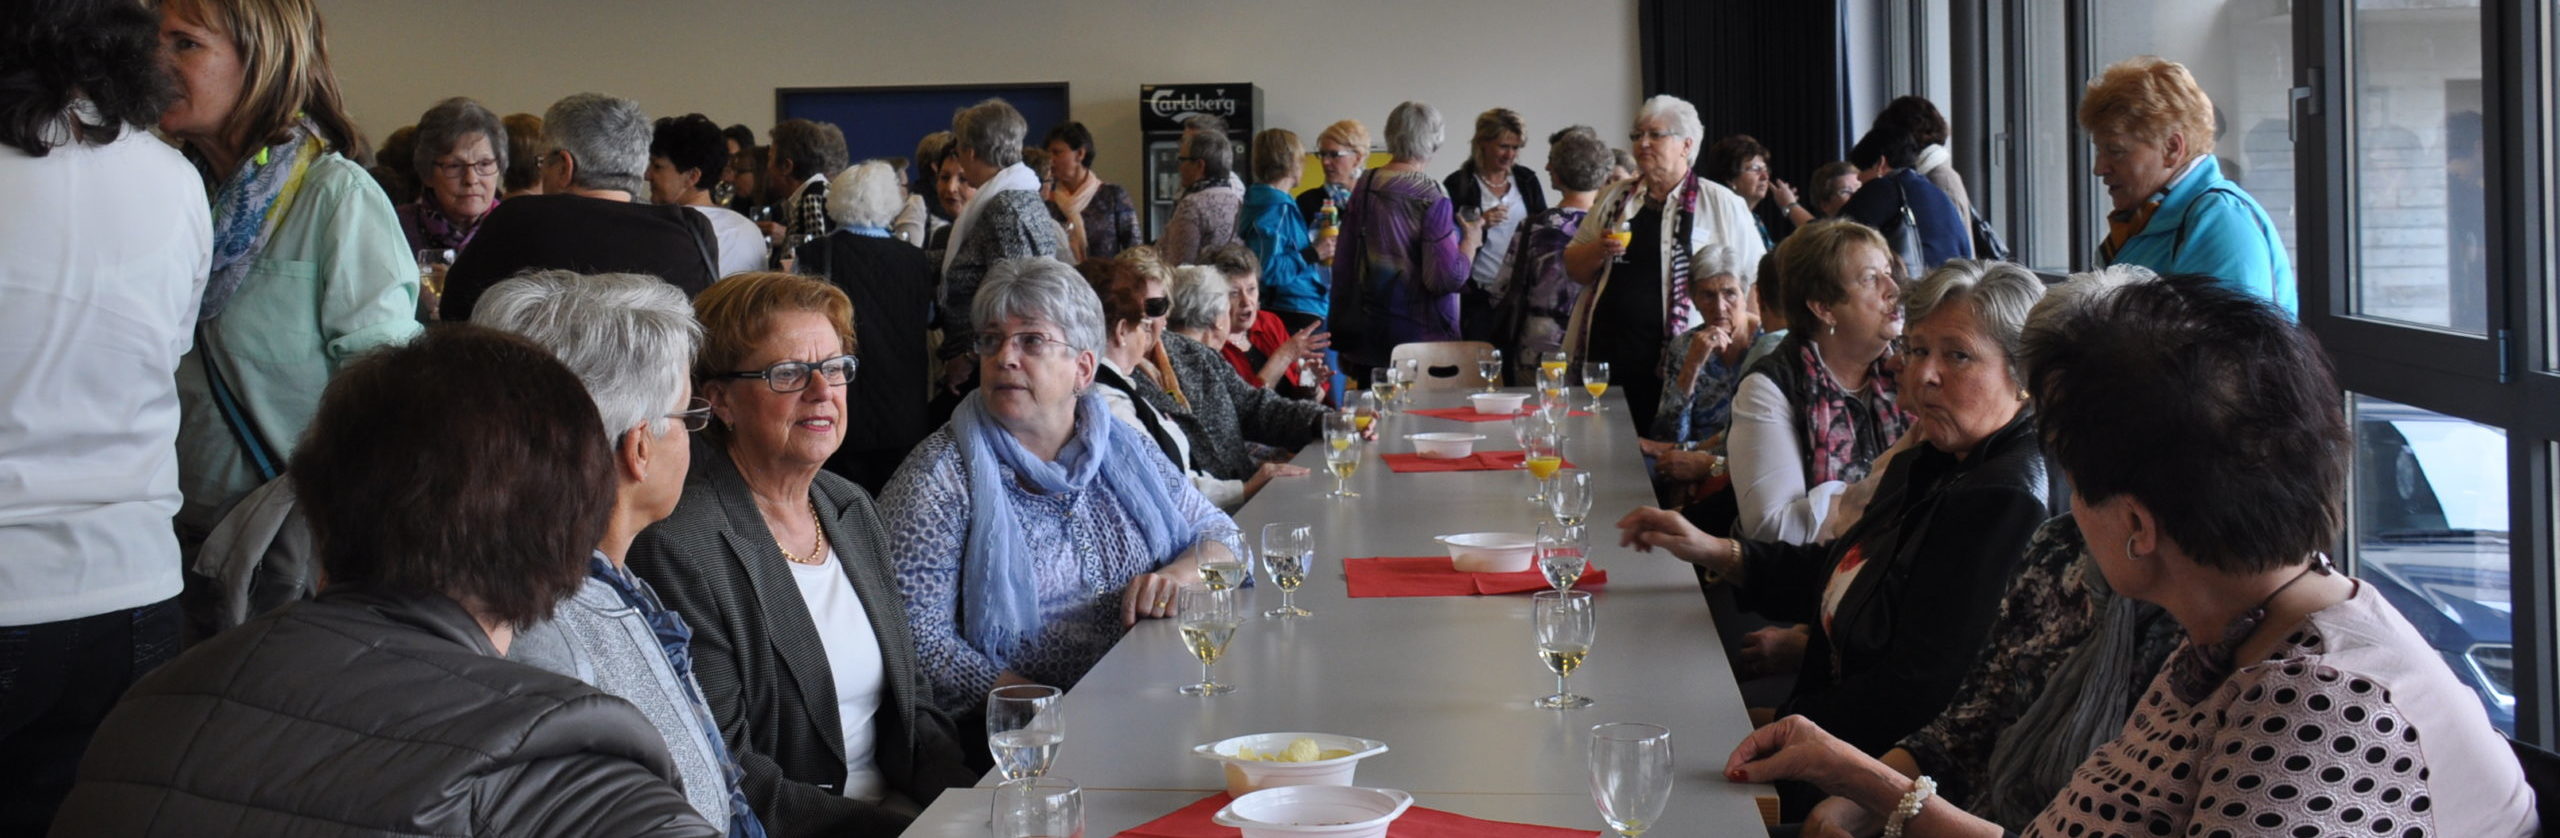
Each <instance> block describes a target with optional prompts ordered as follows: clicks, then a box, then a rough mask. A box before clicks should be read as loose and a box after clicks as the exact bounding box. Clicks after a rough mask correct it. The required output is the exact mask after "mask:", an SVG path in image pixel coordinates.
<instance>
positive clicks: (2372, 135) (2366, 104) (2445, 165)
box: [2349, 0, 2489, 335]
mask: <svg viewBox="0 0 2560 838" xmlns="http://www.w3.org/2000/svg"><path fill="white" fill-rule="evenodd" d="M2446 6H2447V4H2445V3H2441V2H2418V1H2417V0H2357V2H2356V4H2355V10H2354V13H2353V14H2354V19H2353V21H2352V24H2351V26H2350V27H2349V31H2350V32H2352V33H2353V35H2352V37H2353V39H2354V40H2353V44H2354V46H2353V53H2352V54H2353V55H2354V59H2355V75H2354V81H2355V87H2354V98H2353V99H2351V100H2350V103H2351V105H2352V108H2353V109H2352V110H2351V111H2350V114H2351V115H2352V117H2353V122H2352V123H2351V124H2352V131H2353V135H2352V136H2353V139H2354V152H2353V154H2354V157H2353V160H2354V163H2355V165H2354V172H2355V189H2354V194H2355V196H2356V200H2355V202H2354V207H2355V248H2354V254H2355V255H2354V258H2355V278H2356V281H2355V285H2354V293H2353V295H2352V309H2351V310H2353V311H2354V312H2356V313H2358V314H2362V315H2365V316H2367V317H2375V318H2382V319H2388V320H2396V321H2400V322H2403V323H2411V324H2417V325H2424V326H2432V327H2436V328H2443V329H2452V330H2456V331H2461V332H2467V333H2470V334H2475V335H2476V334H2483V333H2485V332H2486V331H2487V325H2488V316H2489V312H2488V296H2487V291H2488V287H2489V281H2488V279H2489V267H2488V266H2489V245H2488V227H2487V221H2488V216H2487V207H2488V204H2487V200H2488V199H2487V193H2486V191H2485V190H2486V187H2487V180H2486V177H2487V162H2488V161H2487V159H2486V150H2487V145H2486V143H2484V142H2483V140H2484V137H2483V136H2482V117H2481V114H2482V109H2483V107H2484V104H2483V102H2482V101H2481V84H2480V73H2481V61H2480V9H2479V8H2478V7H2476V6H2475V7H2472V8H2459V7H2454V8H2447V7H2446Z"/></svg>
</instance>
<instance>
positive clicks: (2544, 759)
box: [2507, 739, 2560, 835]
mask: <svg viewBox="0 0 2560 838" xmlns="http://www.w3.org/2000/svg"><path fill="white" fill-rule="evenodd" d="M2507 746H2508V747H2510V748H2513V749H2515V752H2516V762H2517V764H2519V765H2522V766H2524V784H2525V785H2526V786H2527V787H2529V788H2532V789H2533V814H2534V817H2535V819H2536V820H2539V821H2541V822H2542V832H2543V834H2545V835H2552V834H2560V833H2554V832H2553V831H2552V830H2553V829H2555V828H2560V819H2555V818H2554V817H2553V815H2554V814H2555V812H2554V810H2560V754H2555V753H2552V752H2550V751H2546V750H2543V749H2541V748H2539V747H2535V746H2533V745H2528V744H2525V743H2523V742H2518V741H2516V740H2513V739H2509V740H2507Z"/></svg>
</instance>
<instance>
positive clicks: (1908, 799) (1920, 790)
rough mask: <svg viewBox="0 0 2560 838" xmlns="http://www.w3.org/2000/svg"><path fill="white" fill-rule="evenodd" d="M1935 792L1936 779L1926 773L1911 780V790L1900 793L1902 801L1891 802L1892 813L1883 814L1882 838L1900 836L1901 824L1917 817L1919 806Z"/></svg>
mask: <svg viewBox="0 0 2560 838" xmlns="http://www.w3.org/2000/svg"><path fill="white" fill-rule="evenodd" d="M1937 793H1938V781H1936V780H1932V779H1929V778H1928V777H1927V776H1926V775H1923V776H1922V777H1921V778H1920V779H1918V780H1915V781H1913V782H1912V784H1911V791H1909V792H1905V793H1904V794H1903V795H1902V802H1900V803H1895V804H1893V814H1891V815H1887V816H1885V819H1884V838H1902V825H1903V824H1904V823H1905V822H1908V821H1910V820H1911V819H1912V818H1916V817H1919V816H1920V807H1921V806H1922V805H1923V804H1926V803H1928V802H1929V797H1930V796H1931V795H1935V794H1937Z"/></svg>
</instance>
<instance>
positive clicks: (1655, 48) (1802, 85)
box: [1636, 0, 1866, 190]
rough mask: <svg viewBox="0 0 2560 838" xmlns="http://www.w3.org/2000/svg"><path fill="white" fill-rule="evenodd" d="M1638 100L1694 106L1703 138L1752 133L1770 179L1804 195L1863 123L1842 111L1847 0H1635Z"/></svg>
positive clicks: (1846, 103)
mask: <svg viewBox="0 0 2560 838" xmlns="http://www.w3.org/2000/svg"><path fill="white" fill-rule="evenodd" d="M1637 2H1638V6H1637V16H1636V20H1637V27H1638V29H1639V32H1638V36H1637V37H1638V40H1639V42H1640V43H1641V44H1642V47H1643V58H1642V64H1643V68H1642V69H1643V76H1644V95H1646V96H1648V97H1650V96H1653V95H1655V94H1661V93H1668V94H1671V95H1673V96H1678V97H1680V98H1682V99H1687V100H1689V103H1690V104H1693V105H1696V106H1697V107H1698V119H1699V121H1701V122H1703V123H1705V125H1706V129H1707V141H1708V142H1709V143H1713V142H1714V141H1715V140H1717V139H1720V138H1722V137H1725V136H1727V135H1731V134H1749V135H1751V136H1752V137H1753V138H1755V139H1758V140H1759V141H1760V144H1761V145H1762V146H1764V147H1767V148H1768V149H1769V155H1770V157H1771V158H1772V159H1771V160H1770V161H1769V173H1770V174H1771V175H1773V176H1775V177H1777V178H1779V179H1781V180H1784V181H1786V182H1788V183H1790V184H1793V185H1794V186H1795V187H1796V188H1797V189H1798V190H1802V189H1804V188H1806V186H1807V184H1806V180H1807V179H1808V178H1809V176H1810V175H1812V173H1813V170H1814V169H1815V168H1816V167H1818V166H1821V165H1822V164H1824V163H1828V162H1830V161H1833V160H1839V159H1842V158H1845V157H1847V156H1848V152H1849V144H1850V143H1852V142H1855V141H1856V140H1857V133H1858V132H1860V131H1864V130H1866V125H1865V124H1864V123H1863V122H1860V121H1853V120H1852V119H1851V118H1850V117H1849V114H1848V113H1847V111H1848V107H1849V95H1848V87H1847V82H1846V79H1847V76H1848V74H1847V71H1846V66H1845V56H1844V55H1843V52H1842V50H1843V42H1844V36H1843V34H1842V31H1841V19H1842V13H1841V8H1840V7H1841V3H1843V2H1846V0H1637Z"/></svg>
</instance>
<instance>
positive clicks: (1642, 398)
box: [1564, 96, 1768, 430]
mask: <svg viewBox="0 0 2560 838" xmlns="http://www.w3.org/2000/svg"><path fill="white" fill-rule="evenodd" d="M1705 134H1706V128H1705V127H1704V126H1701V125H1700V124H1699V123H1698V109H1697V108H1695V107H1691V106H1690V104H1689V103H1688V102H1686V101H1684V100H1681V99H1679V98H1676V97H1672V96H1656V97H1653V98H1651V99H1648V100H1645V103H1644V107H1642V108H1640V109H1638V110H1637V111H1636V120H1635V130H1634V132H1633V133H1631V134H1629V135H1628V140H1629V141H1630V142H1632V143H1634V145H1635V156H1636V163H1637V166H1638V168H1640V169H1641V170H1642V171H1643V174H1642V176H1640V177H1638V178H1637V179H1635V180H1633V181H1629V182H1627V183H1625V184H1621V185H1618V186H1614V187H1611V188H1610V189H1609V190H1608V191H1607V192H1604V193H1602V194H1601V196H1600V198H1599V200H1598V202H1597V203H1595V204H1594V205H1593V209H1592V211H1591V212H1592V215H1591V217H1590V218H1588V219H1585V221H1584V223H1583V224H1582V226H1581V227H1580V228H1579V229H1578V230H1576V231H1575V232H1574V236H1573V244H1572V245H1571V246H1568V247H1566V248H1565V253H1564V263H1565V275H1566V276H1570V277H1572V278H1573V281H1574V282H1576V283H1578V284H1580V285H1582V286H1584V287H1585V289H1586V290H1584V291H1583V292H1582V296H1581V297H1580V298H1579V299H1577V300H1575V301H1574V308H1573V320H1572V325H1571V326H1570V327H1569V328H1568V329H1567V330H1566V332H1565V351H1567V352H1569V353H1572V356H1573V358H1574V359H1575V360H1577V361H1607V362H1609V366H1610V369H1611V377H1610V381H1611V382H1612V383H1617V384H1621V385H1623V386H1624V387H1625V388H1626V394H1627V403H1628V404H1629V405H1630V406H1632V407H1633V408H1634V421H1635V422H1636V423H1637V425H1638V430H1643V428H1642V425H1643V424H1644V423H1648V422H1651V421H1652V420H1653V415H1654V410H1655V408H1656V406H1657V404H1658V403H1659V402H1660V401H1661V398H1662V383H1663V381H1664V380H1665V379H1668V378H1670V377H1671V371H1670V370H1669V369H1668V368H1667V365H1666V364H1665V363H1664V361H1665V358H1664V354H1663V347H1664V346H1665V345H1666V344H1668V343H1669V342H1670V340H1671V338H1672V337H1674V336H1677V335H1679V334H1680V333H1682V332H1686V331H1688V330H1690V329H1694V328H1697V326H1698V323H1699V322H1700V315H1699V314H1698V311H1697V309H1695V308H1691V307H1690V305H1689V281H1690V280H1691V279H1692V278H1693V277H1694V276H1695V271H1694V268H1693V267H1692V266H1691V264H1690V262H1691V260H1692V257H1693V255H1694V254H1696V253H1697V252H1698V250H1699V248H1703V247H1706V246H1707V245H1711V244H1721V245H1724V246H1725V247H1728V248H1732V249H1733V256H1734V263H1735V264H1737V265H1755V266H1756V265H1758V264H1759V262H1760V254H1761V253H1763V252H1765V251H1767V250H1768V247H1767V246H1766V245H1763V244H1761V242H1760V233H1759V231H1758V230H1757V229H1754V228H1753V227H1752V224H1751V208H1750V206H1749V205H1748V204H1746V203H1744V202H1743V200H1742V198H1741V196H1738V195H1735V194H1733V190H1731V189H1728V188H1726V187H1725V185H1724V184H1721V183H1717V182H1715V181H1714V180H1711V179H1708V178H1705V177H1702V176H1701V174H1700V173H1699V172H1698V171H1697V168H1696V164H1697V160H1698V149H1699V147H1700V144H1701V143H1703V142H1704V140H1703V137H1704V136H1705ZM1595 222H1596V223H1595ZM1616 233H1625V234H1626V235H1623V236H1621V235H1615V234H1616ZM1750 278H1751V277H1749V276H1745V277H1743V279H1744V280H1745V281H1748V280H1750Z"/></svg>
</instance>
